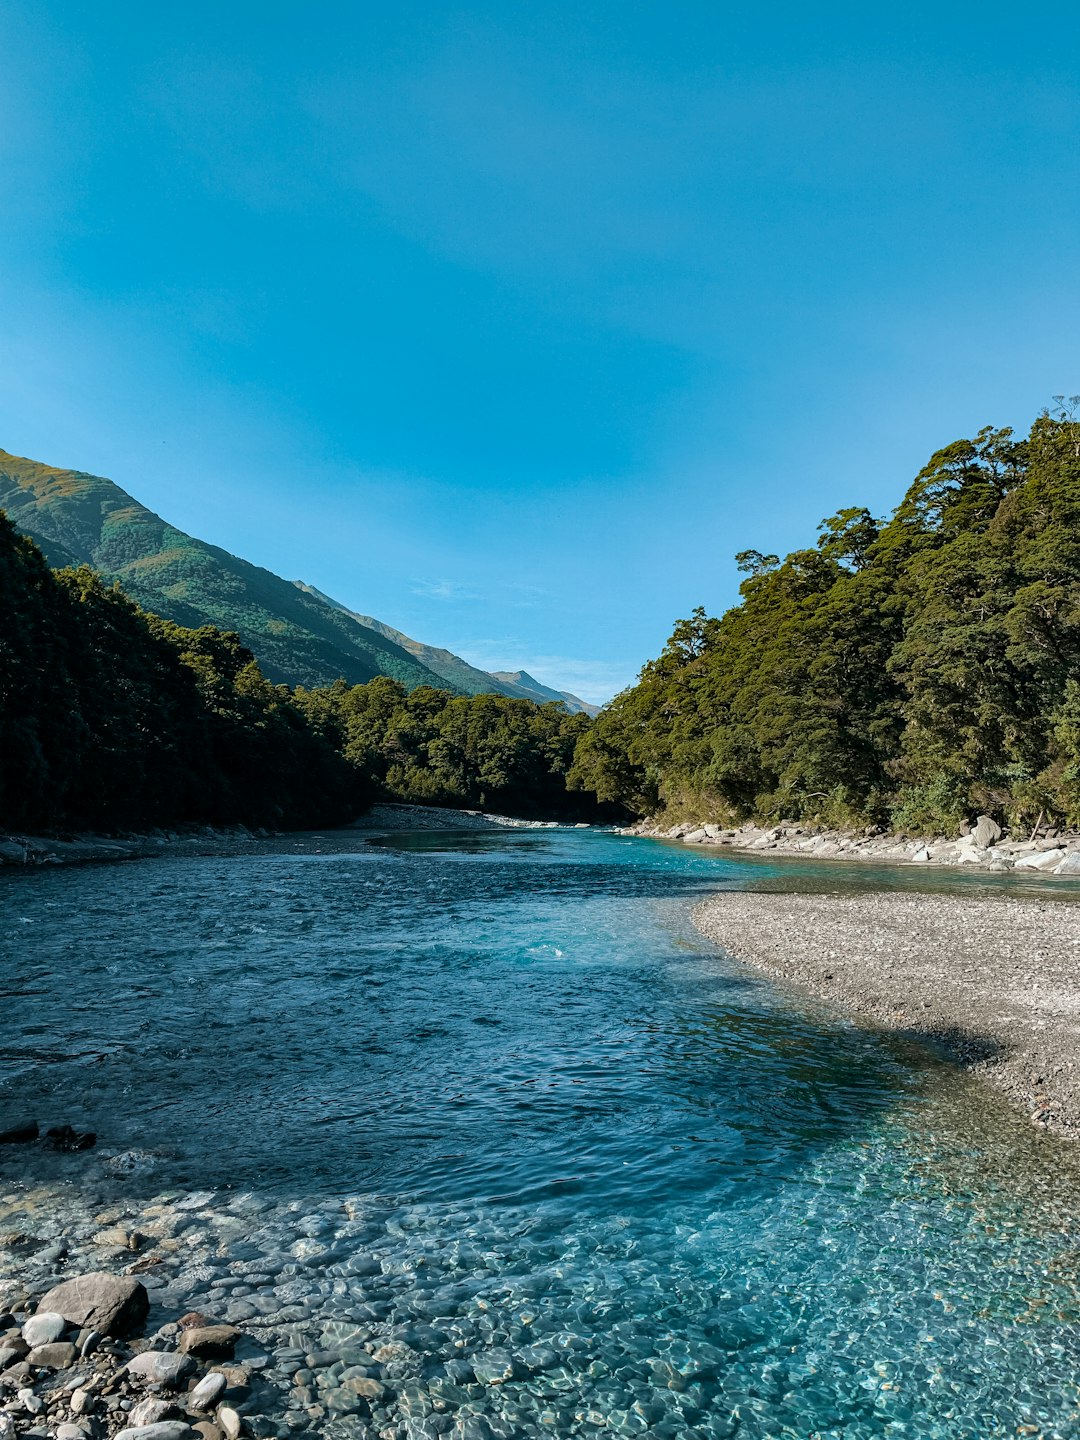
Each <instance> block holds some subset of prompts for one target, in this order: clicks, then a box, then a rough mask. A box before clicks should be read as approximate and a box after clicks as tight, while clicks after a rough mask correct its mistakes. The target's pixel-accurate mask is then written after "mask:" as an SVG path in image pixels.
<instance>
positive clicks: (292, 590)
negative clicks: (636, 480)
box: [0, 450, 464, 690]
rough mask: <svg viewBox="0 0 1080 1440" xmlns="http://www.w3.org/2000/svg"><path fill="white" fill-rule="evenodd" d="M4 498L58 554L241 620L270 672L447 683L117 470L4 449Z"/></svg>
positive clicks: (182, 616)
mask: <svg viewBox="0 0 1080 1440" xmlns="http://www.w3.org/2000/svg"><path fill="white" fill-rule="evenodd" d="M0 510H6V511H7V513H8V516H9V518H10V519H11V521H12V523H13V524H14V525H15V526H16V527H17V528H18V529H19V530H22V531H23V532H24V533H25V534H27V535H29V536H30V537H31V538H32V539H33V540H35V541H36V542H37V543H38V545H40V546H41V548H42V550H43V551H44V552H45V555H46V558H47V559H48V561H49V563H50V564H51V565H53V566H62V565H74V564H82V563H85V564H87V565H91V566H93V568H94V569H95V570H97V571H100V573H101V574H103V575H104V576H106V577H107V578H108V579H110V580H118V581H119V582H120V584H121V585H122V586H123V587H124V589H125V590H126V591H127V593H128V594H129V595H130V596H131V597H132V598H133V599H134V600H137V601H138V602H139V604H140V605H142V606H143V607H144V608H145V609H147V610H152V611H153V612H154V613H155V614H157V615H162V616H164V617H165V618H166V619H169V620H174V621H176V623H177V624H179V625H186V626H191V627H194V628H197V627H198V626H200V625H217V626H219V627H220V628H221V629H223V630H236V631H238V632H239V634H240V638H241V639H242V640H243V642H244V644H245V645H246V646H247V647H248V648H249V649H250V650H252V651H253V652H254V654H255V655H256V657H257V658H258V661H259V664H260V665H261V667H262V669H263V672H264V674H265V675H266V676H267V678H268V679H271V680H273V681H275V682H278V683H285V684H289V685H306V686H315V685H328V684H331V683H332V682H333V681H334V680H336V679H337V678H338V677H339V676H341V677H344V679H345V680H347V681H348V682H349V683H350V684H353V685H357V684H363V683H365V682H366V681H368V680H371V679H373V678H374V677H375V676H376V675H390V676H392V677H393V678H394V679H395V680H400V681H401V682H402V684H404V685H406V686H408V688H409V689H410V690H411V689H415V688H416V687H417V686H418V685H434V686H436V687H437V688H439V689H443V690H445V689H446V688H447V680H446V678H445V677H444V676H442V675H440V674H437V673H436V672H435V671H433V670H431V669H428V668H427V667H426V666H425V665H424V664H423V663H422V662H421V661H420V660H419V659H418V658H417V657H416V656H415V655H414V654H411V653H410V652H409V651H408V650H407V649H404V648H403V647H402V646H401V645H400V644H398V643H397V641H396V640H394V639H393V638H392V637H393V635H394V634H395V633H396V632H393V631H390V630H389V628H387V632H386V634H383V633H381V632H380V631H379V630H377V629H375V628H374V627H372V626H370V625H366V624H361V623H360V622H359V620H356V619H354V618H353V617H352V616H351V615H350V614H349V613H348V612H347V611H345V610H344V609H339V608H335V607H333V606H331V605H328V604H327V603H326V602H325V601H324V600H323V599H322V598H317V597H316V596H314V595H311V594H306V593H304V592H303V591H302V590H299V589H297V587H296V586H295V585H294V584H292V582H291V581H289V580H283V579H282V578H281V577H280V576H279V575H274V574H273V573H272V572H271V571H269V570H263V569H262V568H261V567H259V566H258V565H251V564H249V563H248V561H246V560H241V559H239V558H238V557H237V556H235V555H230V554H229V552H228V551H227V550H221V549H219V548H218V547H217V546H216V545H207V544H206V543H205V542H204V541H202V540H196V539H193V538H192V537H191V536H190V535H185V534H184V532H183V531H182V530H177V529H175V528H174V527H173V526H171V525H169V524H168V523H167V522H166V521H165V520H162V519H161V517H160V516H159V515H155V514H154V513H153V511H151V510H148V509H147V508H146V506H145V505H140V504H139V502H138V501H137V500H135V499H133V498H132V497H131V496H130V495H129V494H127V492H126V491H124V490H121V489H120V487H119V485H114V484H113V482H112V481H111V480H105V479H102V478H101V477H100V476H97V475H88V474H86V473H84V472H83V471H81V470H62V469H57V468H56V467H54V466H52V465H42V464H39V463H38V462H37V461H34V460H24V459H21V458H20V457H19V456H17V455H9V454H8V453H7V451H5V450H0ZM462 663H464V662H462ZM451 684H453V682H451ZM454 688H455V689H456V688H457V687H456V685H455V686H454Z"/></svg>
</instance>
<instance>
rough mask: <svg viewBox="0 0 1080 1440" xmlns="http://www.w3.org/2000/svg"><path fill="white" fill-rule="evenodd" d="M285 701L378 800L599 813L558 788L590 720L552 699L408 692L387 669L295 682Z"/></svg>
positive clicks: (527, 812) (581, 797)
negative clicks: (324, 683)
mask: <svg viewBox="0 0 1080 1440" xmlns="http://www.w3.org/2000/svg"><path fill="white" fill-rule="evenodd" d="M295 699H296V704H297V706H298V707H299V708H300V710H301V712H302V713H303V714H304V715H305V716H306V717H307V718H308V720H309V722H310V723H311V725H312V726H313V727H315V728H316V729H317V730H318V731H319V732H320V733H321V734H324V735H329V736H332V737H334V743H335V744H336V745H338V746H339V747H340V749H341V752H342V754H343V755H344V756H345V758H346V759H347V760H349V761H351V762H352V763H353V764H354V765H356V766H358V767H360V768H361V769H362V770H363V771H364V773H365V774H367V775H369V776H371V777H372V779H373V781H374V783H375V785H376V786H377V787H378V791H379V793H380V794H382V795H384V796H386V797H387V798H391V799H395V800H400V801H406V802H411V803H416V804H437V805H458V806H465V807H468V808H473V807H475V808H477V809H485V810H494V811H504V812H509V813H511V814H514V815H521V816H535V817H543V818H548V819H558V818H560V817H561V818H574V819H579V818H586V819H596V818H598V817H599V815H600V814H601V811H600V810H599V809H598V807H597V797H596V796H595V794H592V795H588V794H584V793H581V790H580V787H574V788H573V789H572V790H568V788H567V777H568V771H569V769H570V766H571V764H572V762H573V759H574V751H575V748H576V746H577V745H578V743H579V741H580V740H581V739H582V737H583V736H584V735H585V734H587V732H588V730H589V728H590V725H591V723H592V722H591V721H590V720H589V719H588V717H587V716H585V715H571V714H568V713H567V711H566V710H565V708H564V707H563V706H562V705H560V704H558V703H549V704H546V705H536V704H534V703H533V702H532V701H531V700H515V699H511V698H508V697H506V696H503V695H472V696H453V695H449V694H448V693H447V692H446V691H442V690H434V689H432V688H430V687H427V686H421V687H420V688H419V689H416V690H413V691H412V692H411V693H410V692H408V691H407V690H406V689H405V687H404V686H403V685H401V684H400V683H399V682H398V681H396V680H391V679H389V678H387V677H380V678H379V679H376V680H372V681H371V682H370V683H369V684H367V685H354V686H351V687H350V686H347V685H345V684H343V683H342V684H337V685H333V686H330V687H329V688H326V689H320V690H313V691H305V690H298V691H297V692H296V697H295ZM603 798H604V797H603V796H601V797H600V799H601V800H602V799H603ZM618 813H622V811H621V808H620V811H619V812H618Z"/></svg>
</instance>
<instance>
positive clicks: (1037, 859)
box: [1016, 849, 1065, 870]
mask: <svg viewBox="0 0 1080 1440" xmlns="http://www.w3.org/2000/svg"><path fill="white" fill-rule="evenodd" d="M1064 858H1065V851H1064V850H1060V849H1058V850H1043V851H1041V852H1040V853H1037V854H1035V855H1021V856H1019V857H1018V858H1017V861H1016V869H1017V870H1053V869H1054V867H1055V866H1057V865H1060V864H1061V862H1062V860H1063V859H1064Z"/></svg>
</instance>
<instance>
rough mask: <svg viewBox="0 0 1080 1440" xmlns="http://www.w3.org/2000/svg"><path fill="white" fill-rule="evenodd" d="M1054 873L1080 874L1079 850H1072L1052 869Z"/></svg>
mask: <svg viewBox="0 0 1080 1440" xmlns="http://www.w3.org/2000/svg"><path fill="white" fill-rule="evenodd" d="M1054 874H1055V875H1080V850H1072V851H1070V852H1069V854H1067V855H1066V856H1065V859H1064V860H1062V861H1061V863H1060V864H1059V865H1058V866H1057V867H1056V868H1055V870H1054Z"/></svg>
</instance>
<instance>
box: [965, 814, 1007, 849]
mask: <svg viewBox="0 0 1080 1440" xmlns="http://www.w3.org/2000/svg"><path fill="white" fill-rule="evenodd" d="M971 834H972V838H973V839H974V841H975V844H976V845H977V846H978V847H979V849H980V850H987V849H989V847H990V846H991V845H993V843H994V841H995V840H1000V839H1001V826H1000V825H999V824H998V823H997V821H996V820H993V819H991V817H990V816H989V815H980V816H979V818H978V820H977V821H976V822H975V829H974V830H972V832H971Z"/></svg>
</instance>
